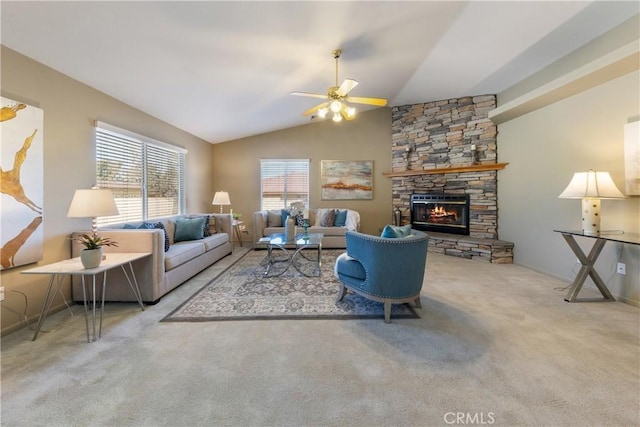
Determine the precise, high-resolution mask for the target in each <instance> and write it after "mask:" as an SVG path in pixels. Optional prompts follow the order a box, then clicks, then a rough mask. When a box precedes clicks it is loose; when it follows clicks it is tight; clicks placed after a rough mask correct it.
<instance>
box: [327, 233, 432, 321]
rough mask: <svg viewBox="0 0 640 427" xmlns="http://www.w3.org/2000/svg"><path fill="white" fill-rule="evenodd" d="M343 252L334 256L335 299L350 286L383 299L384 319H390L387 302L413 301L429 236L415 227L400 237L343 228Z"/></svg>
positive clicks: (422, 274) (416, 292)
mask: <svg viewBox="0 0 640 427" xmlns="http://www.w3.org/2000/svg"><path fill="white" fill-rule="evenodd" d="M345 236H346V240H347V252H346V253H344V254H342V255H340V256H339V257H338V258H337V259H336V263H335V266H334V274H335V276H336V278H337V279H338V280H339V281H340V284H341V286H340V291H339V293H338V299H337V301H338V302H340V301H342V299H343V298H344V297H345V295H346V294H347V291H348V290H351V291H353V292H355V293H357V294H359V295H362V296H364V297H365V298H368V299H371V300H374V301H380V302H382V303H384V321H385V322H386V323H389V322H391V304H399V303H405V302H412V301H413V302H415V304H416V307H418V308H419V307H421V305H420V290H421V289H422V280H423V278H424V269H425V264H426V261H427V245H428V242H429V236H428V235H427V234H426V233H423V232H421V231H417V230H411V235H409V236H407V237H401V238H387V237H377V236H371V235H367V234H363V233H359V232H355V231H347V232H346V235H345Z"/></svg>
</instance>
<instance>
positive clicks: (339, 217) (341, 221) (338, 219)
mask: <svg viewBox="0 0 640 427" xmlns="http://www.w3.org/2000/svg"><path fill="white" fill-rule="evenodd" d="M346 223H347V210H346V209H345V210H341V211H340V210H338V209H336V216H335V218H334V219H333V226H334V227H344V226H345V224H346Z"/></svg>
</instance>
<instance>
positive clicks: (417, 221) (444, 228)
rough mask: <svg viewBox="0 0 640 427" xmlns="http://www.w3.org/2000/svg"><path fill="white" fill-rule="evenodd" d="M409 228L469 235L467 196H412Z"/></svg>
mask: <svg viewBox="0 0 640 427" xmlns="http://www.w3.org/2000/svg"><path fill="white" fill-rule="evenodd" d="M411 227H412V228H415V229H416V230H423V231H436V232H441V233H451V234H463V235H467V236H468V235H469V195H468V194H463V195H451V194H412V195H411Z"/></svg>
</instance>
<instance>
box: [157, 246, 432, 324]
mask: <svg viewBox="0 0 640 427" xmlns="http://www.w3.org/2000/svg"><path fill="white" fill-rule="evenodd" d="M343 252H344V250H323V251H322V266H321V268H320V271H319V273H320V274H319V276H317V277H313V276H312V277H307V276H306V275H317V274H318V268H317V262H313V259H314V257H315V256H316V252H315V251H304V255H305V256H300V255H302V254H299V255H298V256H297V257H295V258H294V261H295V263H294V264H295V265H290V266H288V265H287V263H286V262H278V263H275V264H274V265H273V267H272V268H271V269H270V271H269V277H265V275H264V272H265V268H266V265H267V251H265V250H253V251H249V252H247V254H246V255H245V256H244V257H242V258H241V259H239V260H238V261H237V262H236V263H235V264H233V265H232V266H230V267H229V268H228V269H227V270H225V271H224V272H223V273H221V274H220V275H219V276H218V277H215V278H213V279H212V280H211V281H210V282H209V283H207V284H206V285H205V286H204V287H203V288H202V289H200V290H199V291H198V292H196V293H195V294H194V295H193V296H192V297H190V298H189V299H188V300H187V301H186V302H184V303H183V304H182V305H180V306H179V307H178V308H176V309H175V310H174V311H173V312H171V313H170V314H169V315H168V316H166V317H165V318H164V319H162V321H163V322H206V321H214V320H257V319H260V320H268V319H273V320H275V319H362V318H379V319H380V320H383V319H384V308H383V304H382V303H380V302H376V301H371V300H368V299H366V298H363V297H361V296H359V295H355V294H351V293H349V294H348V295H347V296H346V297H345V298H344V299H343V300H342V301H341V302H339V303H336V297H337V295H338V289H339V282H338V281H337V280H336V279H335V277H334V276H333V265H334V263H335V259H336V257H337V256H339V255H340V254H341V253H343ZM308 258H309V259H308ZM280 259H284V258H283V257H282V256H280ZM316 259H317V258H316ZM287 267H288V268H287ZM303 273H304V274H303ZM305 274H306V275H305ZM418 317H419V316H418V314H417V313H416V312H415V311H414V309H413V307H411V306H410V305H409V304H394V305H393V306H392V310H391V318H392V319H394V318H395V319H398V318H418Z"/></svg>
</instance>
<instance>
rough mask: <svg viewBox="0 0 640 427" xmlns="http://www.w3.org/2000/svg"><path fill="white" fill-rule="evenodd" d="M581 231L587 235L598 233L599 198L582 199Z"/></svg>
mask: <svg viewBox="0 0 640 427" xmlns="http://www.w3.org/2000/svg"><path fill="white" fill-rule="evenodd" d="M582 232H583V233H584V234H586V235H587V236H597V235H598V234H600V199H591V198H584V199H582Z"/></svg>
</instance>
